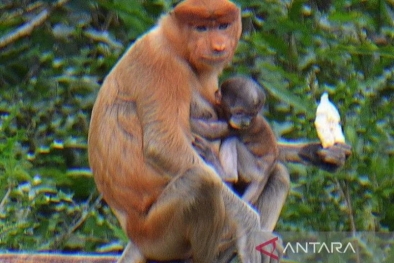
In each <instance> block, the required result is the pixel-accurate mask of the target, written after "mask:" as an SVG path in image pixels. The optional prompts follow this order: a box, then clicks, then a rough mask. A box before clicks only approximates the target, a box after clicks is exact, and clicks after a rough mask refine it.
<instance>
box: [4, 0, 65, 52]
mask: <svg viewBox="0 0 394 263" xmlns="http://www.w3.org/2000/svg"><path fill="white" fill-rule="evenodd" d="M68 1H69V0H59V1H57V2H56V3H55V4H54V5H52V6H51V7H48V8H46V9H44V10H43V11H41V12H40V13H39V14H38V15H37V16H36V17H34V18H33V19H32V20H31V21H29V22H27V23H25V24H24V25H22V26H20V27H19V28H17V29H16V30H15V31H12V32H10V33H8V34H6V35H5V36H3V37H2V38H0V49H2V48H4V47H6V46H8V45H9V44H11V43H13V42H15V41H17V40H18V39H20V38H22V37H25V36H28V35H30V34H31V32H33V30H34V29H35V28H37V27H39V26H40V25H42V24H43V23H44V22H45V21H46V20H47V19H48V18H49V16H50V14H51V12H52V11H53V10H54V9H56V8H58V7H60V6H63V5H65V4H66V3H67V2H68Z"/></svg>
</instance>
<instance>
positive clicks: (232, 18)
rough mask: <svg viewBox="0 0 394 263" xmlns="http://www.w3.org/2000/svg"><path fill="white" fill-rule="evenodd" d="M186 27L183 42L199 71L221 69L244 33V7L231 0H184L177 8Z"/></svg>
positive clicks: (176, 12)
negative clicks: (242, 10) (242, 17)
mask: <svg viewBox="0 0 394 263" xmlns="http://www.w3.org/2000/svg"><path fill="white" fill-rule="evenodd" d="M173 13H174V15H175V18H176V19H177V21H178V24H179V25H180V27H181V28H183V30H182V31H183V33H182V34H183V38H184V43H183V46H180V47H178V48H179V49H184V48H186V56H187V59H188V61H189V63H190V64H191V65H192V67H194V68H195V69H196V70H197V71H199V72H201V71H205V70H210V71H212V70H216V71H219V72H220V71H221V70H222V69H223V67H224V66H225V65H226V64H227V63H229V62H230V61H231V59H232V57H233V55H234V51H235V49H236V47H237V44H238V40H239V38H240V36H241V31H242V24H241V11H240V9H239V8H238V7H237V6H236V5H234V4H233V3H231V2H230V1H193V0H190V1H184V2H181V3H180V4H178V5H177V6H176V7H175V8H174V12H173Z"/></svg>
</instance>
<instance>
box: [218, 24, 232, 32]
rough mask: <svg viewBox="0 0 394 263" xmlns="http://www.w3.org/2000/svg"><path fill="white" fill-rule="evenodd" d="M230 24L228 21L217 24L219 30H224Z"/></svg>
mask: <svg viewBox="0 0 394 263" xmlns="http://www.w3.org/2000/svg"><path fill="white" fill-rule="evenodd" d="M229 26H230V23H224V24H220V25H219V30H225V29H227V28H228V27H229Z"/></svg>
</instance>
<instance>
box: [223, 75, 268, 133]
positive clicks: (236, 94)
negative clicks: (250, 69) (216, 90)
mask: <svg viewBox="0 0 394 263" xmlns="http://www.w3.org/2000/svg"><path fill="white" fill-rule="evenodd" d="M220 96H221V98H220V99H221V103H220V104H221V107H222V109H223V112H224V116H225V118H226V119H227V121H228V123H229V125H230V126H231V127H232V128H233V129H237V130H244V129H247V128H249V126H250V125H251V124H252V123H253V121H254V119H255V118H256V116H257V114H259V112H260V110H261V108H262V107H263V105H264V102H265V94H264V92H263V91H262V88H261V87H260V86H259V85H258V84H257V83H256V82H254V81H253V80H251V79H248V78H240V77H238V78H231V79H228V80H226V81H225V82H224V83H223V84H222V86H221V94H220Z"/></svg>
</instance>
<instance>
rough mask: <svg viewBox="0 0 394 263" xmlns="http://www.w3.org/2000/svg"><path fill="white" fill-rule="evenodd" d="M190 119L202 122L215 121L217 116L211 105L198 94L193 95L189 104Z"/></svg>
mask: <svg viewBox="0 0 394 263" xmlns="http://www.w3.org/2000/svg"><path fill="white" fill-rule="evenodd" d="M190 117H192V118H197V119H203V120H217V119H218V115H217V113H216V111H215V109H214V107H213V106H212V104H211V103H210V102H209V101H207V100H206V99H205V98H203V97H202V96H201V95H200V94H198V93H195V94H193V97H192V101H191V104H190Z"/></svg>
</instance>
